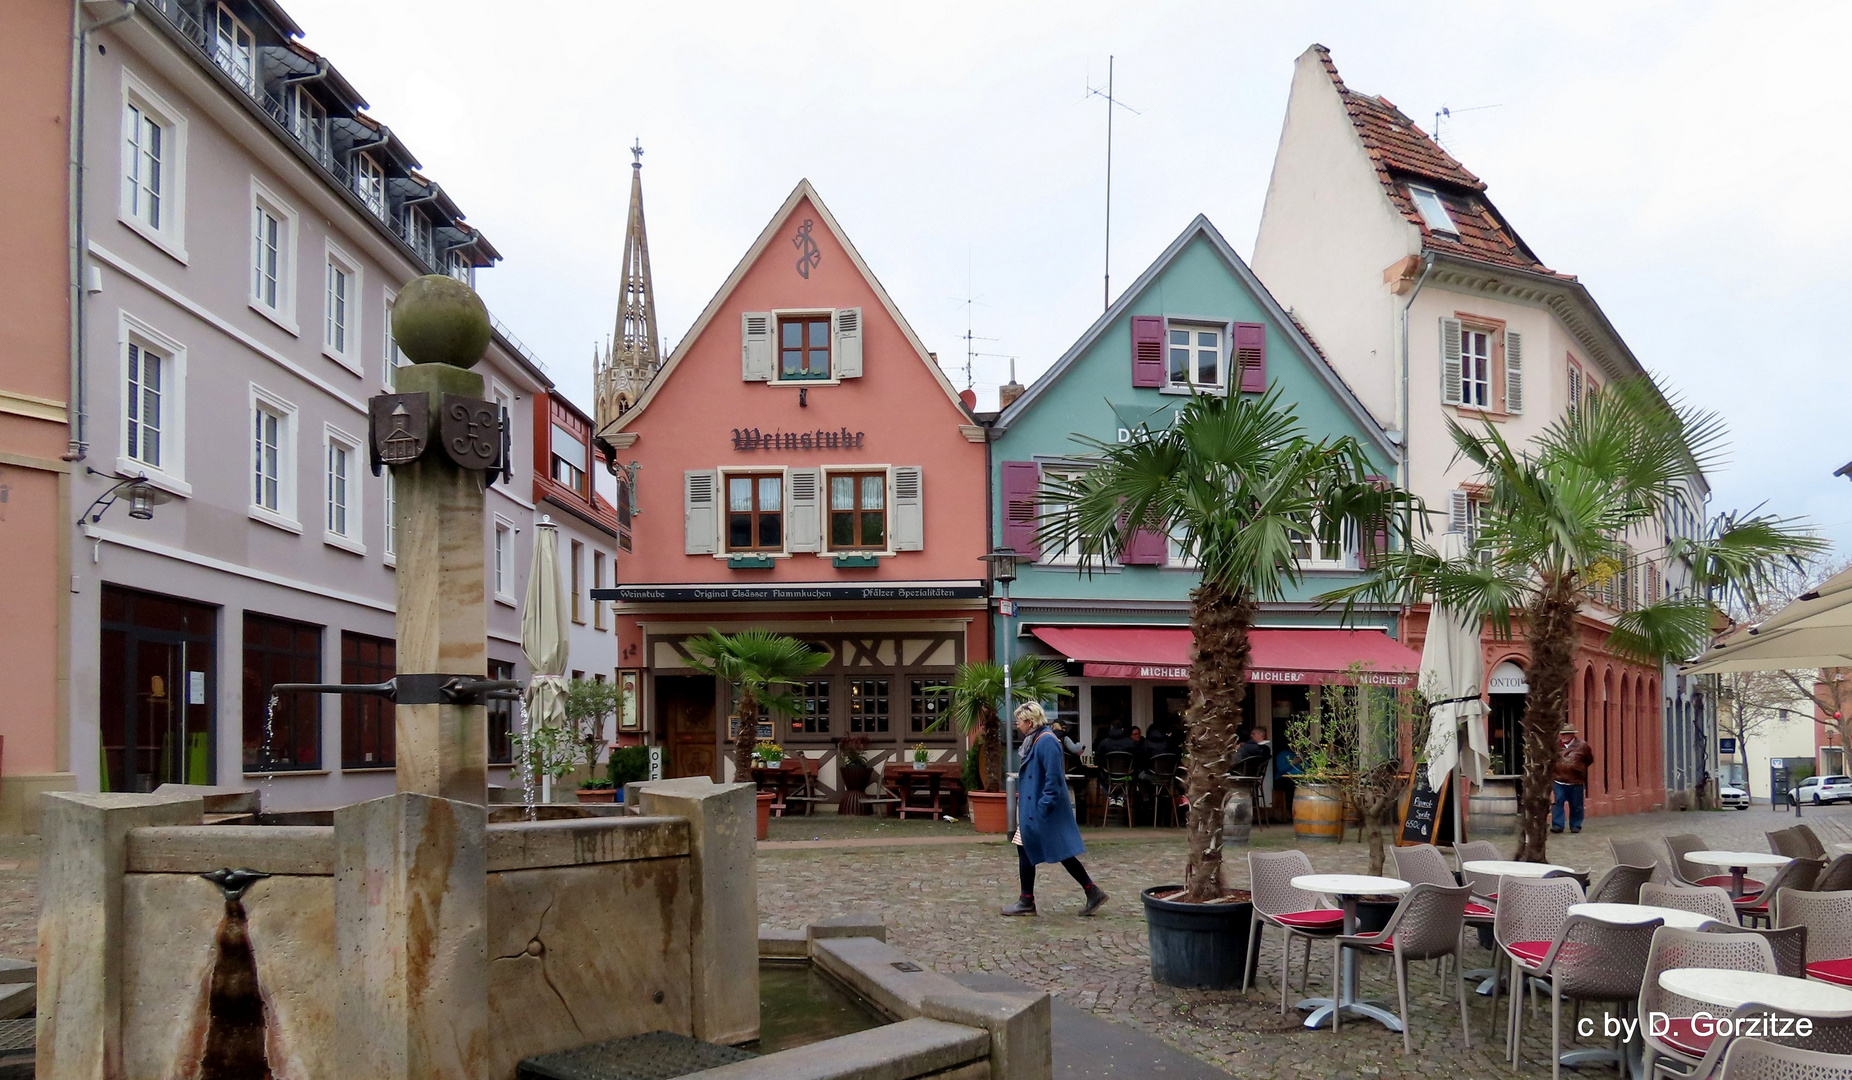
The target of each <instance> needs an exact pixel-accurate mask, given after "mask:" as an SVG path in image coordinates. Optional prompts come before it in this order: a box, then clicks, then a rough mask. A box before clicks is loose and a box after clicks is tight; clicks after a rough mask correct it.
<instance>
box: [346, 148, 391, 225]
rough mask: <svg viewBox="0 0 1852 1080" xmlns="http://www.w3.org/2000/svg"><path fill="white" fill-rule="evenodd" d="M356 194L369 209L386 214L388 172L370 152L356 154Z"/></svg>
mask: <svg viewBox="0 0 1852 1080" xmlns="http://www.w3.org/2000/svg"><path fill="white" fill-rule="evenodd" d="M354 194H356V195H358V196H360V201H361V202H363V203H365V204H366V206H367V209H368V210H371V211H373V213H375V214H377V215H378V216H380V217H385V216H386V174H385V173H383V172H381V171H380V168H379V162H377V161H374V160H373V158H372V157H371V156H370V155H368V154H355V155H354Z"/></svg>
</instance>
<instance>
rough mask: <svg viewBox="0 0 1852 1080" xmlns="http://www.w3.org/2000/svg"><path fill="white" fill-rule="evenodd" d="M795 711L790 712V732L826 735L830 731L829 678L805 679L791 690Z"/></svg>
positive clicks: (794, 733)
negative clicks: (795, 703)
mask: <svg viewBox="0 0 1852 1080" xmlns="http://www.w3.org/2000/svg"><path fill="white" fill-rule="evenodd" d="M791 697H792V700H794V701H796V702H797V711H796V712H794V713H792V714H791V728H790V731H791V734H793V735H828V734H829V733H830V680H828V679H806V680H805V681H803V682H801V683H798V684H797V686H796V687H795V688H794V689H793V690H792V692H791Z"/></svg>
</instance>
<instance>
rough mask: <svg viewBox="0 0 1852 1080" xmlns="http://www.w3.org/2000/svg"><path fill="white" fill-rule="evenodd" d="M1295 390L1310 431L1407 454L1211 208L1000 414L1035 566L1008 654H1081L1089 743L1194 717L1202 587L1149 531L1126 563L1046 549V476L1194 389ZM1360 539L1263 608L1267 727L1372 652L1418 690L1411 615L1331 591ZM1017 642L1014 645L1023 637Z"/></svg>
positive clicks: (1322, 557) (1004, 527) (1257, 711)
mask: <svg viewBox="0 0 1852 1080" xmlns="http://www.w3.org/2000/svg"><path fill="white" fill-rule="evenodd" d="M1273 384H1277V385H1278V386H1279V387H1280V388H1281V391H1282V397H1283V399H1284V400H1285V401H1287V402H1290V403H1292V405H1293V407H1294V408H1295V410H1296V412H1297V414H1298V416H1299V420H1300V422H1301V425H1302V427H1303V429H1304V430H1305V432H1306V433H1307V434H1308V435H1310V436H1311V437H1313V438H1319V437H1323V436H1326V435H1330V436H1344V435H1349V436H1352V437H1354V438H1356V439H1357V440H1358V441H1359V442H1360V443H1361V444H1362V446H1363V447H1364V450H1365V453H1366V454H1367V455H1368V457H1369V459H1370V461H1371V464H1372V465H1373V466H1375V468H1376V471H1377V472H1378V473H1380V474H1381V475H1383V476H1393V475H1395V471H1396V470H1395V467H1396V464H1397V462H1398V460H1399V450H1398V448H1397V446H1396V444H1395V442H1394V440H1393V439H1391V437H1390V436H1389V434H1388V433H1387V432H1385V431H1384V430H1383V429H1382V428H1381V427H1380V426H1379V425H1378V424H1377V423H1376V422H1375V420H1374V419H1373V418H1372V417H1371V416H1370V414H1369V412H1368V411H1367V410H1365V409H1364V407H1363V405H1362V404H1361V403H1360V402H1359V401H1358V400H1357V398H1356V396H1355V395H1354V394H1353V393H1352V392H1351V390H1350V389H1349V388H1348V387H1347V386H1346V385H1345V384H1344V382H1343V380H1342V379H1340V378H1339V377H1338V375H1337V373H1336V372H1335V371H1334V370H1333V369H1332V367H1331V365H1330V364H1328V363H1327V362H1326V360H1325V358H1324V357H1323V356H1322V355H1321V354H1320V352H1319V350H1318V347H1317V346H1316V345H1315V344H1314V343H1313V342H1312V341H1311V340H1310V339H1309V338H1308V337H1307V336H1306V334H1305V333H1304V331H1303V330H1301V329H1300V328H1299V326H1298V325H1297V324H1296V323H1295V322H1294V321H1293V319H1292V317H1291V315H1289V314H1288V313H1287V312H1286V311H1285V310H1284V309H1282V308H1281V307H1280V305H1279V304H1278V302H1276V301H1275V300H1274V299H1273V297H1272V295H1271V294H1269V293H1268V291H1267V289H1266V287H1265V286H1263V285H1262V284H1261V283H1260V281H1259V280H1258V279H1257V278H1256V277H1255V276H1254V274H1253V273H1252V271H1250V270H1249V269H1248V267H1247V265H1246V264H1245V263H1244V262H1243V261H1242V260H1241V258H1240V256H1238V255H1237V254H1236V253H1235V252H1234V250H1233V249H1232V248H1231V247H1230V246H1229V244H1228V242H1227V240H1225V239H1224V238H1223V237H1222V235H1221V233H1219V232H1218V231H1217V230H1216V228H1215V226H1214V225H1212V224H1211V223H1210V222H1209V220H1208V218H1206V217H1203V216H1200V215H1199V216H1198V217H1197V218H1196V219H1195V220H1194V221H1192V222H1191V223H1190V225H1189V227H1188V228H1186V229H1185V230H1184V231H1183V233H1182V234H1181V235H1180V236H1178V237H1177V238H1176V240H1175V241H1173V242H1172V243H1171V244H1170V246H1169V247H1168V248H1166V249H1165V251H1164V253H1163V254H1162V255H1161V256H1159V258H1158V259H1157V261H1156V262H1154V263H1153V264H1152V265H1151V266H1150V267H1149V268H1148V269H1146V270H1145V272H1144V273H1143V274H1142V275H1140V276H1139V278H1138V280H1137V281H1136V282H1135V283H1133V285H1132V286H1131V287H1130V288H1129V289H1127V290H1126V291H1125V293H1124V294H1123V295H1122V296H1120V297H1119V299H1118V301H1117V302H1116V303H1114V304H1113V305H1112V307H1111V308H1109V309H1108V310H1107V311H1106V313H1105V314H1103V315H1102V316H1100V318H1099V320H1098V321H1097V322H1095V323H1094V324H1093V325H1092V326H1091V327H1089V328H1088V330H1087V332H1086V333H1085V334H1083V335H1082V336H1081V337H1080V339H1079V340H1078V341H1076V342H1075V343H1074V345H1073V346H1072V347H1071V348H1069V349H1068V351H1067V352H1066V353H1065V354H1064V355H1062V357H1061V358H1060V359H1059V360H1058V361H1056V362H1055V364H1054V365H1053V366H1052V367H1050V368H1049V369H1048V371H1047V372H1045V373H1044V374H1043V375H1042V376H1041V377H1040V378H1039V379H1037V380H1036V381H1035V382H1034V384H1033V385H1031V386H1029V387H1028V388H1027V390H1025V391H1024V392H1023V394H1022V395H1021V396H1020V397H1019V398H1017V399H1016V400H1015V401H1013V402H1011V403H1009V404H1008V406H1007V407H1005V408H1004V409H1003V410H1002V412H1001V413H1000V414H999V415H998V416H997V419H996V421H995V423H994V425H993V428H992V431H991V444H990V450H991V453H990V470H991V477H990V480H991V483H990V492H991V498H992V504H991V507H990V518H991V522H992V538H993V544H994V545H996V546H1001V547H1011V548H1014V549H1015V550H1016V551H1017V553H1018V556H1019V558H1020V561H1019V565H1018V569H1017V577H1016V580H1015V582H1014V583H1013V584H1012V586H1011V588H1010V597H1011V599H1012V600H1014V601H1015V615H1014V617H1012V618H1007V619H1005V618H1004V617H1003V616H1001V615H1000V614H999V613H997V612H995V611H993V612H992V615H991V617H992V618H993V619H995V620H997V622H996V624H995V626H994V628H993V629H994V630H995V632H996V633H997V634H998V637H997V638H996V639H995V640H997V641H998V643H999V654H1000V655H1001V653H1002V651H1003V649H1004V648H1006V647H1007V648H1008V649H1009V650H1010V653H1011V655H1016V656H1020V655H1022V654H1023V653H1025V652H1030V653H1039V654H1042V655H1046V656H1049V657H1051V658H1053V659H1057V660H1061V661H1063V662H1065V664H1066V666H1067V671H1068V674H1069V676H1070V681H1071V686H1072V688H1073V689H1074V691H1075V693H1074V694H1073V695H1072V696H1071V697H1064V698H1062V699H1060V702H1059V709H1060V712H1061V713H1062V718H1063V719H1064V720H1066V721H1067V722H1068V727H1069V730H1070V732H1073V733H1075V734H1076V736H1077V737H1078V738H1079V739H1080V740H1081V741H1082V743H1083V744H1085V745H1092V743H1093V740H1094V738H1095V737H1096V736H1097V735H1098V734H1100V733H1101V732H1103V731H1104V730H1106V728H1107V727H1109V726H1110V725H1111V724H1113V723H1116V722H1122V723H1124V724H1126V725H1128V726H1138V727H1141V728H1144V729H1147V730H1149V728H1150V727H1151V725H1152V724H1153V723H1154V722H1157V723H1160V724H1162V723H1164V722H1165V721H1166V720H1168V719H1173V718H1174V719H1176V720H1180V719H1181V717H1182V715H1183V711H1184V708H1185V706H1186V705H1187V701H1188V695H1187V690H1186V686H1185V680H1186V679H1187V676H1188V664H1189V657H1190V652H1191V650H1190V633H1189V604H1190V592H1191V590H1192V589H1194V588H1195V586H1196V584H1197V581H1198V575H1197V573H1196V571H1195V569H1194V568H1193V566H1192V565H1191V563H1190V561H1189V559H1188V558H1187V557H1186V553H1185V552H1183V551H1182V550H1180V548H1179V546H1178V545H1177V544H1176V543H1175V541H1174V540H1172V539H1170V538H1169V537H1165V536H1162V535H1159V534H1157V533H1151V534H1145V535H1143V536H1141V537H1140V538H1139V540H1138V541H1137V542H1135V543H1133V544H1132V545H1130V549H1129V550H1128V551H1127V552H1126V553H1125V554H1124V556H1123V557H1122V559H1121V560H1120V561H1119V562H1118V563H1116V564H1114V565H1109V566H1105V567H1100V566H1097V565H1096V566H1094V567H1092V568H1090V569H1088V570H1084V571H1083V570H1082V569H1081V568H1080V567H1079V565H1078V563H1079V560H1078V559H1077V558H1076V557H1075V556H1074V555H1073V554H1072V553H1070V552H1064V551H1053V550H1047V549H1046V548H1044V547H1043V546H1042V545H1040V544H1038V542H1037V538H1036V530H1035V520H1036V517H1037V515H1039V514H1041V513H1044V512H1046V510H1047V508H1048V503H1047V500H1046V492H1045V489H1044V487H1043V485H1044V484H1045V483H1046V482H1047V481H1048V480H1049V479H1050V478H1051V477H1058V476H1062V475H1065V474H1069V473H1071V472H1072V471H1074V470H1081V469H1085V468H1086V467H1087V456H1086V455H1087V447H1086V446H1085V445H1084V444H1083V443H1082V442H1080V441H1078V440H1077V439H1076V436H1077V435H1078V436H1085V437H1090V438H1094V439H1100V440H1104V441H1109V442H1110V441H1114V440H1125V439H1129V438H1131V433H1132V432H1133V431H1135V430H1137V429H1138V428H1139V426H1140V425H1149V426H1150V427H1151V428H1152V429H1154V430H1155V429H1158V428H1162V427H1164V426H1166V425H1168V424H1169V423H1170V419H1171V417H1172V416H1173V415H1174V411H1175V410H1176V409H1177V408H1178V407H1179V406H1181V405H1182V404H1184V403H1185V402H1187V401H1188V400H1189V397H1190V395H1191V394H1193V393H1215V394H1220V393H1258V392H1261V391H1264V390H1265V389H1266V388H1267V387H1268V386H1269V385H1273ZM1358 556H1359V552H1358V543H1357V541H1356V538H1354V537H1347V538H1346V539H1345V541H1344V543H1343V544H1342V545H1339V546H1336V547H1326V546H1322V545H1319V544H1317V543H1316V542H1315V541H1314V543H1313V544H1312V545H1310V546H1309V547H1308V548H1307V549H1305V551H1304V553H1303V557H1302V559H1301V565H1302V567H1304V572H1303V573H1302V575H1301V580H1300V581H1299V583H1298V584H1297V585H1296V586H1289V588H1288V593H1287V596H1286V597H1285V599H1284V600H1282V601H1280V602H1277V603H1269V604H1267V605H1265V606H1264V607H1263V610H1262V613H1261V615H1260V618H1259V620H1258V622H1257V627H1258V629H1257V631H1256V633H1255V635H1254V657H1253V669H1252V679H1253V682H1254V686H1253V689H1254V692H1253V693H1251V694H1250V695H1249V696H1248V700H1247V704H1246V708H1247V710H1248V718H1249V720H1250V721H1251V722H1252V723H1256V724H1260V725H1262V726H1265V727H1267V728H1268V729H1269V731H1270V732H1277V731H1278V729H1279V727H1280V724H1281V723H1283V722H1284V720H1285V719H1286V718H1287V717H1290V716H1292V715H1294V714H1296V713H1303V712H1305V711H1306V710H1307V709H1308V708H1309V707H1310V704H1311V701H1312V700H1313V698H1314V696H1315V695H1316V694H1317V692H1318V691H1317V687H1318V686H1320V685H1323V684H1325V683H1330V682H1337V681H1340V680H1341V678H1342V676H1343V673H1344V672H1345V670H1346V669H1347V668H1348V666H1349V665H1350V664H1351V663H1352V662H1355V661H1360V660H1361V661H1365V662H1368V663H1370V664H1371V665H1372V670H1373V672H1376V673H1380V674H1381V676H1382V677H1383V678H1384V680H1385V681H1394V682H1398V683H1404V684H1410V685H1412V682H1413V675H1414V668H1415V667H1416V665H1417V663H1418V657H1417V656H1416V655H1415V654H1414V653H1412V652H1411V651H1409V650H1408V649H1406V648H1405V647H1403V646H1402V645H1401V644H1399V643H1398V642H1396V641H1395V640H1394V638H1395V637H1396V634H1397V616H1398V612H1397V609H1395V608H1392V607H1380V608H1377V607H1363V608H1358V609H1354V610H1353V612H1352V614H1351V617H1350V620H1349V622H1348V623H1346V622H1345V621H1344V620H1343V619H1342V618H1341V614H1342V613H1341V612H1340V611H1339V610H1337V609H1326V608H1324V607H1323V606H1322V605H1320V604H1318V603H1317V602H1316V599H1315V598H1316V597H1317V596H1318V595H1319V594H1321V593H1323V592H1326V591H1327V590H1329V589H1332V588H1335V587H1337V586H1339V585H1342V584H1345V583H1348V582H1352V581H1355V580H1357V578H1358V575H1359V574H1360V573H1361V570H1360V567H1359V563H1358ZM1005 635H1007V641H1006V638H1005Z"/></svg>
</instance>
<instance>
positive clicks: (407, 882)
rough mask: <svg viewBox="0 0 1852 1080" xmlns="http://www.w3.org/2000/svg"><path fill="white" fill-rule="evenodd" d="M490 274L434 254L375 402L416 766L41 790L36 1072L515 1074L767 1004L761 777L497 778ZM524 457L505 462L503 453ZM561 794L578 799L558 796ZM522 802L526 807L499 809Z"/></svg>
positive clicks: (402, 704)
mask: <svg viewBox="0 0 1852 1080" xmlns="http://www.w3.org/2000/svg"><path fill="white" fill-rule="evenodd" d="M489 332H490V331H489V322H488V315H487V312H486V311H485V310H484V309H483V306H482V303H481V301H480V300H479V299H478V298H477V297H476V295H475V293H473V292H472V291H471V290H470V289H469V288H468V287H467V286H465V285H463V284H461V283H459V282H457V281H454V280H452V279H450V278H446V277H427V278H420V279H418V280H417V281H414V282H412V283H411V284H410V285H408V286H406V288H405V289H404V290H403V291H401V292H400V294H399V297H398V301H397V304H396V306H395V309H394V315H393V334H394V337H395V339H396V340H397V341H398V342H399V344H400V347H401V348H402V349H403V350H404V351H405V353H406V354H407V355H408V356H409V357H410V358H411V359H412V360H413V361H415V362H414V363H413V364H412V365H411V366H409V367H405V368H401V369H400V370H399V373H398V389H399V391H400V392H399V393H396V394H386V395H381V396H379V397H376V398H374V399H373V401H372V402H371V403H370V406H371V408H370V420H371V430H372V449H373V453H374V461H375V467H376V468H381V467H384V468H390V469H392V470H393V478H394V483H395V485H396V487H395V492H396V504H397V505H396V510H395V516H394V526H395V528H396V530H397V536H398V571H397V574H398V615H397V638H398V654H397V655H398V662H399V666H400V668H401V669H402V672H403V673H402V674H400V675H398V676H397V677H396V678H395V679H393V680H391V681H390V682H388V683H386V684H380V685H377V686H371V687H340V686H319V685H317V686H300V687H294V688H289V687H280V688H279V690H281V691H283V692H314V693H340V692H349V691H353V692H366V693H374V694H380V695H382V696H388V697H391V698H392V699H393V700H394V702H395V704H396V706H397V708H396V709H395V715H396V724H397V739H398V743H397V746H398V791H397V793H396V794H394V795H390V796H387V797H385V798H380V799H374V800H371V801H368V802H363V803H357V804H354V805H352V806H346V807H341V808H339V809H336V810H333V811H329V812H324V813H306V814H305V813H296V814H288V815H269V814H265V813H264V812H263V809H262V807H261V805H259V800H258V793H257V792H256V790H255V789H244V788H236V789H234V788H200V787H187V786H178V785H169V786H167V787H164V788H162V789H161V790H159V791H156V792H154V793H153V794H147V795H136V794H108V793H105V794H93V793H55V794H49V795H47V796H45V802H44V817H43V824H42V827H41V828H42V839H43V857H42V859H41V877H40V916H39V954H38V960H39V966H38V970H39V987H38V1001H39V1013H38V1065H37V1075H38V1076H39V1077H40V1080H117V1078H131V1080H139V1078H156V1077H158V1078H163V1080H165V1078H170V1077H176V1078H189V1080H191V1078H197V1080H285V1078H289V1080H298V1078H300V1080H319V1078H324V1077H325V1078H329V1080H335V1078H340V1080H347V1078H360V1077H365V1078H368V1080H439V1078H443V1080H475V1078H481V1080H513V1077H514V1076H515V1073H516V1066H517V1064H518V1063H519V1062H520V1061H522V1060H523V1059H525V1058H528V1057H530V1056H533V1055H537V1054H543V1053H548V1052H552V1051H558V1050H565V1049H570V1048H573V1047H578V1046H583V1045H585V1044H587V1043H593V1042H597V1041H599V1040H605V1039H611V1038H617V1037H621V1036H627V1035H636V1034H641V1033H645V1032H655V1031H669V1032H675V1033H679V1034H682V1035H688V1036H692V1037H694V1038H696V1039H701V1040H706V1041H708V1042H713V1043H726V1044H732V1043H740V1042H746V1041H749V1040H751V1039H754V1038H756V1037H757V1035H758V1028H759V992H758V968H757V951H758V950H757V935H758V919H757V874H756V870H755V866H754V862H753V851H754V848H753V829H754V801H753V792H752V788H751V786H750V785H746V784H712V783H709V782H706V781H705V780H677V781H662V782H656V783H651V784H645V785H641V786H640V788H639V792H638V793H639V796H640V798H639V800H638V801H639V802H640V804H641V805H640V809H641V812H642V813H641V816H638V815H636V814H635V813H632V814H629V815H622V814H619V813H616V812H614V811H618V810H621V809H623V808H615V807H604V808H596V807H584V808H574V809H571V810H569V809H567V808H564V807H549V808H547V809H548V811H549V812H550V814H551V815H555V816H551V817H549V818H548V819H545V820H529V817H530V816H531V815H530V813H528V812H526V811H525V810H524V809H523V808H520V807H512V806H497V807H495V808H494V809H493V811H491V808H490V807H488V806H487V805H486V801H485V800H486V790H487V788H486V744H485V737H486V726H485V721H484V715H483V701H484V698H485V697H487V696H489V695H493V694H497V693H501V692H506V691H507V690H508V689H509V688H510V687H509V684H505V683H495V682H489V681H487V680H484V679H482V678H481V673H482V672H483V670H484V666H485V664H484V656H485V653H484V648H485V639H486V636H487V623H486V614H485V610H484V603H485V588H484V584H485V583H484V579H483V573H484V565H483V564H484V555H483V552H484V540H483V537H484V518H483V495H484V489H485V484H486V483H489V482H492V480H493V477H494V474H495V472H496V471H497V470H504V469H505V468H506V464H505V462H506V454H507V434H506V431H505V430H504V427H503V424H502V420H501V417H500V414H499V411H498V410H496V409H495V407H494V406H493V405H491V404H490V403H488V402H487V401H485V400H483V380H482V377H481V376H480V375H478V374H476V373H474V372H472V371H471V370H470V368H471V367H472V366H473V365H474V364H475V363H476V362H477V361H478V360H479V359H480V358H481V357H482V355H483V352H484V350H485V349H486V348H487V345H488V341H489ZM504 475H505V474H504ZM560 814H576V815H580V816H572V817H558V816H556V815H560ZM504 818H505V820H504Z"/></svg>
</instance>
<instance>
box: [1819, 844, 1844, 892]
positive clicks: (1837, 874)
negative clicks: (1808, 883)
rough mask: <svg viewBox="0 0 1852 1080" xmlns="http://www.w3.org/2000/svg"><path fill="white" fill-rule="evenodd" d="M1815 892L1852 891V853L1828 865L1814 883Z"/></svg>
mask: <svg viewBox="0 0 1852 1080" xmlns="http://www.w3.org/2000/svg"><path fill="white" fill-rule="evenodd" d="M1813 888H1814V891H1815V892H1844V891H1846V890H1847V889H1852V852H1847V853H1846V854H1844V855H1841V856H1839V857H1838V858H1836V859H1834V860H1833V861H1832V862H1829V863H1827V864H1826V869H1824V870H1822V871H1820V876H1819V878H1818V879H1817V880H1816V881H1815V882H1814V883H1813Z"/></svg>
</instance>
